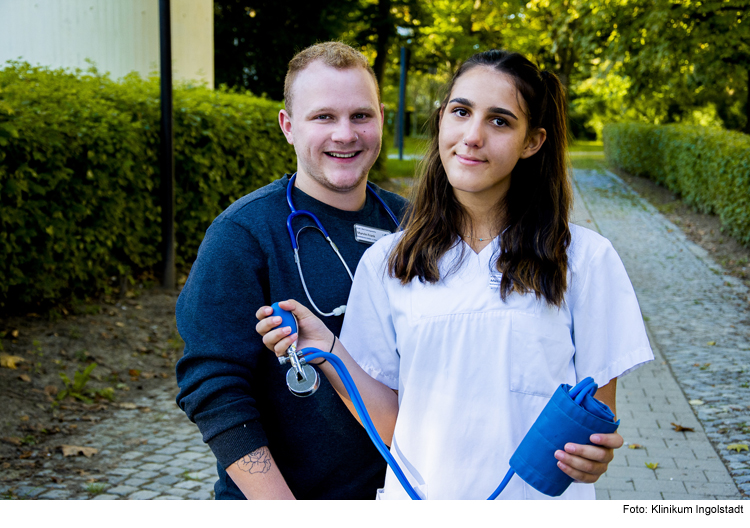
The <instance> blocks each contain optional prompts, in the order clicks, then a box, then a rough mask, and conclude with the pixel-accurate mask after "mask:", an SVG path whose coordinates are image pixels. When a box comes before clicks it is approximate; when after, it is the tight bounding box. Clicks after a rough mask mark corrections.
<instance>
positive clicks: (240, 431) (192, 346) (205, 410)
mask: <svg viewBox="0 0 750 528" xmlns="http://www.w3.org/2000/svg"><path fill="white" fill-rule="evenodd" d="M267 275H268V273H267V269H266V266H265V263H264V261H263V253H262V251H261V248H260V247H259V244H258V242H257V240H256V239H255V238H254V237H253V236H252V235H251V234H250V233H248V232H247V230H245V229H244V228H242V227H241V226H239V225H237V224H235V223H234V222H232V221H231V220H228V219H226V218H224V219H222V218H219V219H217V221H216V222H214V224H213V225H212V226H211V227H210V228H209V229H208V231H207V232H206V237H205V238H204V240H203V243H202V244H201V247H200V250H199V251H198V257H197V259H196V261H195V263H194V264H193V267H192V269H191V271H190V276H189V278H188V280H187V283H186V284H185V287H184V288H183V290H182V293H181V294H180V297H179V299H178V301H177V310H176V311H177V328H178V330H179V332H180V335H181V336H182V338H183V340H184V341H185V351H184V354H183V357H182V358H181V359H180V360H179V361H178V362H177V367H176V370H177V384H178V385H179V387H180V392H179V394H178V396H177V404H178V405H179V406H180V407H181V408H182V410H183V411H185V413H186V414H187V416H188V418H189V419H190V420H191V421H193V422H195V423H196V424H197V425H198V428H199V429H200V431H201V433H202V435H203V441H204V442H207V443H208V445H209V446H210V447H211V450H212V451H213V453H214V455H215V456H216V458H217V460H218V461H219V463H220V464H222V466H223V467H225V468H226V467H228V466H230V465H231V464H232V463H234V462H235V461H237V460H239V459H240V458H242V457H243V456H245V455H246V454H248V453H251V452H253V451H255V450H256V449H258V448H260V447H263V446H265V445H267V444H268V440H267V438H266V433H265V431H264V430H263V427H262V425H261V423H260V422H259V420H258V419H259V416H260V413H259V412H258V409H257V407H256V398H255V391H256V390H258V388H257V387H256V384H255V383H254V380H255V379H257V378H256V372H257V369H258V362H259V360H260V357H261V354H262V353H264V352H266V350H265V348H264V347H263V343H262V341H261V339H260V336H258V334H257V333H256V332H255V324H256V322H257V321H256V320H255V312H256V310H257V308H258V307H259V306H262V305H263V304H264V295H263V288H262V286H261V285H262V284H264V283H267V281H268V277H267Z"/></svg>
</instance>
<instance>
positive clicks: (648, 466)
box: [646, 462, 659, 469]
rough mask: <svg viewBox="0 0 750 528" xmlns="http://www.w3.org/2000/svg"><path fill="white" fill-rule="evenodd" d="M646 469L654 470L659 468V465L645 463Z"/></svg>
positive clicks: (656, 463)
mask: <svg viewBox="0 0 750 528" xmlns="http://www.w3.org/2000/svg"><path fill="white" fill-rule="evenodd" d="M646 467H647V468H648V469H656V468H658V467H659V463H658V462H646Z"/></svg>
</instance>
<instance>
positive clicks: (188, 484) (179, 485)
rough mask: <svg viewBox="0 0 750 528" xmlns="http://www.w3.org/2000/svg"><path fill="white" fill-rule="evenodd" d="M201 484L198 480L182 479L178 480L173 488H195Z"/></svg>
mask: <svg viewBox="0 0 750 528" xmlns="http://www.w3.org/2000/svg"><path fill="white" fill-rule="evenodd" d="M200 485H201V483H200V482H196V481H194V480H183V481H182V482H178V483H177V484H175V485H174V487H175V488H179V489H190V490H191V489H195V488H197V487H199V486H200Z"/></svg>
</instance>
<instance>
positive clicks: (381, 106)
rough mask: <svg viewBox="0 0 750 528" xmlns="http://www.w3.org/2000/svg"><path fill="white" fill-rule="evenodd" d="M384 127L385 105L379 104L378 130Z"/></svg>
mask: <svg viewBox="0 0 750 528" xmlns="http://www.w3.org/2000/svg"><path fill="white" fill-rule="evenodd" d="M383 127H385V105H384V104H383V103H380V128H383Z"/></svg>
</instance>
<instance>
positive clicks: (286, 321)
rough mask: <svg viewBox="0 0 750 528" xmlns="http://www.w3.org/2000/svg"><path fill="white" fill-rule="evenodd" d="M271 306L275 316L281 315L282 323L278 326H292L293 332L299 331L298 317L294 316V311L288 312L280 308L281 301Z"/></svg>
mask: <svg viewBox="0 0 750 528" xmlns="http://www.w3.org/2000/svg"><path fill="white" fill-rule="evenodd" d="M271 308H273V315H272V316H271V317H273V316H275V315H278V316H279V317H281V324H280V325H279V326H278V327H277V328H283V327H285V326H291V327H292V334H296V333H297V319H295V318H294V314H293V313H292V312H288V311H286V310H282V309H281V308H279V303H277V302H275V303H273V304H272V305H271Z"/></svg>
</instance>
